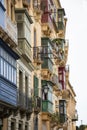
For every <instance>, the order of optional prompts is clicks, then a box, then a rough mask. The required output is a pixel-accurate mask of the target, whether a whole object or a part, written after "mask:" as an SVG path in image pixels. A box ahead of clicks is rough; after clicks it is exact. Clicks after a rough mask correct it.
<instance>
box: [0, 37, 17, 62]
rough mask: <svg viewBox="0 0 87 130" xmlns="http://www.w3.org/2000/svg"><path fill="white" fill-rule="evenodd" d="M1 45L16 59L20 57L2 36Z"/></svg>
mask: <svg viewBox="0 0 87 130" xmlns="http://www.w3.org/2000/svg"><path fill="white" fill-rule="evenodd" d="M0 46H2V47H3V48H4V49H5V50H6V51H7V52H8V53H9V54H10V55H11V56H12V57H13V58H14V59H16V60H17V59H19V56H18V54H17V53H15V52H14V51H13V50H12V49H11V48H10V47H9V46H8V45H7V44H6V43H5V42H4V41H3V40H2V39H1V38H0Z"/></svg>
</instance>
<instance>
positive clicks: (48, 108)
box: [42, 100, 53, 113]
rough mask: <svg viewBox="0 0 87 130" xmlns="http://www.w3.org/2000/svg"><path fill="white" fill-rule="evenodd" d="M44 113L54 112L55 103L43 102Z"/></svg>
mask: <svg viewBox="0 0 87 130" xmlns="http://www.w3.org/2000/svg"><path fill="white" fill-rule="evenodd" d="M42 112H49V113H52V112H53V103H52V102H50V101H48V100H43V101H42Z"/></svg>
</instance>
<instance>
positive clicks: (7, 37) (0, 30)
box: [0, 14, 18, 47]
mask: <svg viewBox="0 0 87 130" xmlns="http://www.w3.org/2000/svg"><path fill="white" fill-rule="evenodd" d="M4 20H5V25H4V26H0V37H1V38H2V39H3V40H4V41H5V42H6V43H7V44H8V45H9V46H10V47H16V46H17V45H18V38H17V24H16V22H13V21H12V20H11V19H10V17H9V16H8V15H7V14H6V15H5V19H4Z"/></svg>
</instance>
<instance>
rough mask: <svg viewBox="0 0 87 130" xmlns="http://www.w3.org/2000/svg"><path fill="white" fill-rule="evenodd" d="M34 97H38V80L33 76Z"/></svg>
mask: <svg viewBox="0 0 87 130" xmlns="http://www.w3.org/2000/svg"><path fill="white" fill-rule="evenodd" d="M34 96H38V78H37V77H36V76H34Z"/></svg>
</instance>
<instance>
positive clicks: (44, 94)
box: [42, 85, 49, 100]
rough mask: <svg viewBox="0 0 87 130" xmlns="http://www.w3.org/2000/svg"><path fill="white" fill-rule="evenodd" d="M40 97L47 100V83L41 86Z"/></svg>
mask: <svg viewBox="0 0 87 130" xmlns="http://www.w3.org/2000/svg"><path fill="white" fill-rule="evenodd" d="M42 87H43V88H42V97H43V100H47V99H48V91H49V87H48V85H44V86H42Z"/></svg>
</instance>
